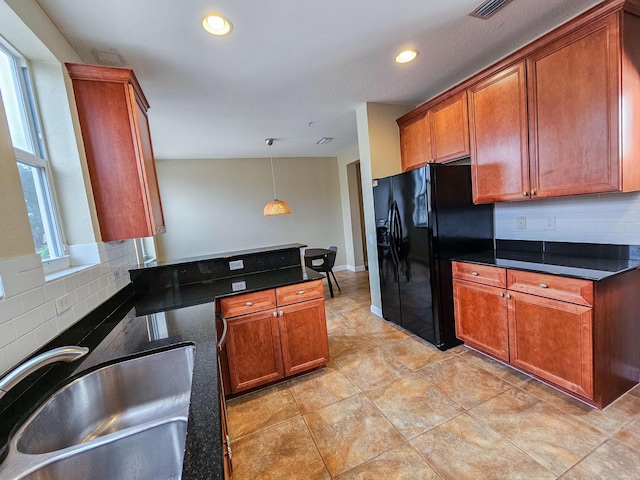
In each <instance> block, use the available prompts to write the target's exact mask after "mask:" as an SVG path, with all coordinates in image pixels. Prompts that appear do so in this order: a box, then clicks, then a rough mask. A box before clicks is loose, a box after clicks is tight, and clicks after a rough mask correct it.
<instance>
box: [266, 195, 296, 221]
mask: <svg viewBox="0 0 640 480" xmlns="http://www.w3.org/2000/svg"><path fill="white" fill-rule="evenodd" d="M290 213H291V207H290V206H289V204H288V203H287V202H283V201H282V200H278V199H277V198H276V199H275V200H274V201H273V202H269V203H267V204H266V205H265V206H264V216H265V217H269V216H271V215H289V214H290Z"/></svg>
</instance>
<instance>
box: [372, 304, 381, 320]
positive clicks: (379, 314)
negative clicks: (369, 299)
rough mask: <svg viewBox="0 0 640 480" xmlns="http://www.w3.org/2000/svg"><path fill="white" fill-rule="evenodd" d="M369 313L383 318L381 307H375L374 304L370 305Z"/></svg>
mask: <svg viewBox="0 0 640 480" xmlns="http://www.w3.org/2000/svg"><path fill="white" fill-rule="evenodd" d="M371 313H373V314H374V315H377V316H378V317H380V318H383V317H382V309H380V308H378V307H376V306H375V305H371Z"/></svg>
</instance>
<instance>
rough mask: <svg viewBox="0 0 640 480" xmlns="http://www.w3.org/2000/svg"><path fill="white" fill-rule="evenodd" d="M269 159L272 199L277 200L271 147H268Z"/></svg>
mask: <svg viewBox="0 0 640 480" xmlns="http://www.w3.org/2000/svg"><path fill="white" fill-rule="evenodd" d="M269 159H271V180H273V198H274V199H275V200H277V199H278V194H277V193H276V176H275V174H274V173H273V155H271V145H269Z"/></svg>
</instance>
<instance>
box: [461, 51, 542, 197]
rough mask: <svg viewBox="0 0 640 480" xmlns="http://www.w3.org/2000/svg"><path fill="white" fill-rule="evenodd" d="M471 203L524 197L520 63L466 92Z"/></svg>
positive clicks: (524, 139) (525, 136)
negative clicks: (467, 99) (471, 189)
mask: <svg viewBox="0 0 640 480" xmlns="http://www.w3.org/2000/svg"><path fill="white" fill-rule="evenodd" d="M467 93H468V98H469V137H470V142H471V170H472V175H473V177H472V178H473V201H474V202H475V203H488V202H498V201H506V200H522V199H526V198H529V190H530V188H529V146H528V145H529V141H528V139H529V131H528V120H527V84H526V71H525V64H524V62H519V63H517V64H516V65H513V66H512V67H509V68H507V69H506V70H503V71H502V72H500V73H498V74H496V75H494V76H492V77H491V78H489V79H487V80H484V81H482V82H480V83H478V84H476V85H474V86H473V87H471V88H470V89H469V90H468V92H467Z"/></svg>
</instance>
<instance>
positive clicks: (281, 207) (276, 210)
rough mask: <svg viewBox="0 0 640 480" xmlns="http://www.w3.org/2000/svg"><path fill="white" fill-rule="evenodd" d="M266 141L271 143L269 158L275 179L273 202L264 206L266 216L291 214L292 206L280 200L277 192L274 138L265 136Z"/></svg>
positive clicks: (273, 178) (268, 143)
mask: <svg viewBox="0 0 640 480" xmlns="http://www.w3.org/2000/svg"><path fill="white" fill-rule="evenodd" d="M264 143H266V144H267V145H269V159H270V160H271V179H272V180H273V198H274V200H273V202H269V203H267V204H266V205H265V206H264V212H263V213H264V216H265V217H270V216H272V215H289V214H290V213H291V207H290V206H289V204H288V203H287V202H283V201H282V200H278V195H277V194H276V176H275V174H274V173H273V156H272V155H271V145H273V138H265V139H264Z"/></svg>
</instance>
